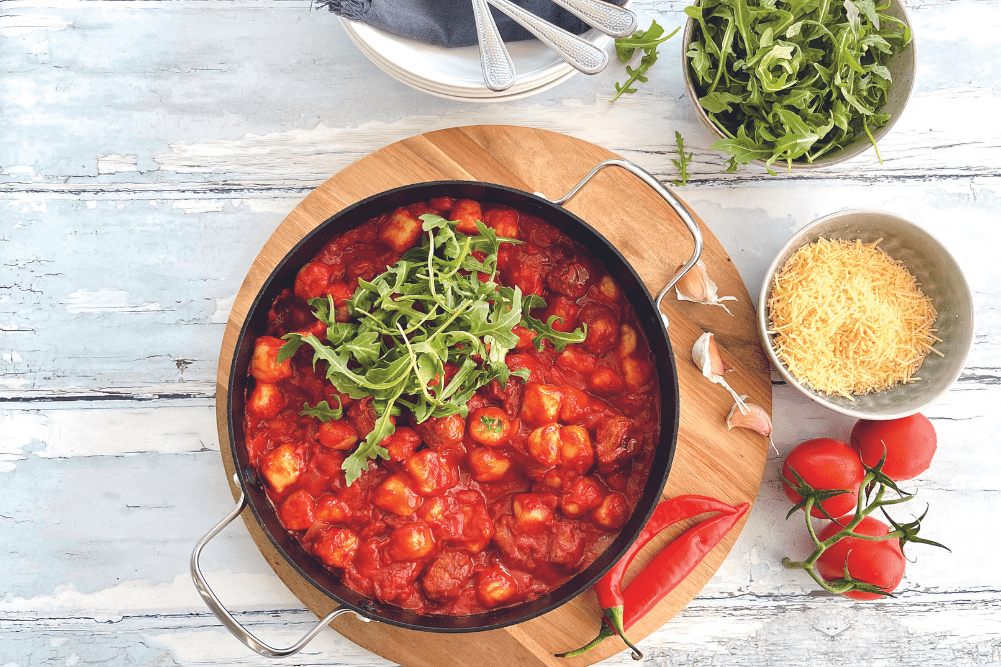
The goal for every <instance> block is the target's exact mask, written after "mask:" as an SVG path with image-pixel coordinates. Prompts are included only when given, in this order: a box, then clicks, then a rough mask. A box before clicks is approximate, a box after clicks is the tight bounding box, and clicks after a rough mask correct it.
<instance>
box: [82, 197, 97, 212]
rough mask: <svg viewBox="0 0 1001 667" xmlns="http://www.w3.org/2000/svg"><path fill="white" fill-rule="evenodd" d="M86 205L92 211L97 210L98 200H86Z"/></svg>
mask: <svg viewBox="0 0 1001 667" xmlns="http://www.w3.org/2000/svg"><path fill="white" fill-rule="evenodd" d="M84 203H85V204H86V205H87V208H89V209H90V210H92V211H93V210H94V209H95V208H97V200H96V199H86V200H84Z"/></svg>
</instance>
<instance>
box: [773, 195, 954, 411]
mask: <svg viewBox="0 0 1001 667" xmlns="http://www.w3.org/2000/svg"><path fill="white" fill-rule="evenodd" d="M857 215H862V216H879V217H884V218H891V219H894V220H895V221H897V222H901V223H903V224H904V226H905V227H907V228H908V229H909V230H911V231H912V232H914V233H916V234H920V235H923V236H925V237H926V238H927V239H928V240H929V241H931V242H932V243H933V245H936V246H937V249H938V250H939V251H940V252H941V253H942V254H943V255H944V256H945V257H946V259H947V260H949V261H951V262H952V263H953V264H955V266H956V268H957V272H956V274H955V278H956V279H957V284H958V286H959V288H960V291H961V292H962V293H963V294H964V296H965V297H966V298H965V300H966V302H967V304H968V305H969V310H970V313H971V321H970V322H969V323H968V325H969V329H970V331H971V332H972V331H973V326H974V321H973V313H974V310H973V296H972V292H971V291H970V285H969V283H968V282H967V280H966V276H965V275H964V274H963V271H962V269H961V268H960V267H959V262H957V261H956V258H955V257H954V256H953V255H952V253H950V252H949V250H948V249H947V248H946V247H945V246H944V245H942V242H941V241H939V240H938V239H937V238H936V237H935V236H934V235H932V234H931V233H930V232H928V231H927V230H925V229H924V228H922V227H920V226H918V225H917V224H915V223H913V222H911V221H910V220H907V219H906V218H903V217H901V216H899V215H897V214H895V213H890V212H889V211H881V210H878V209H846V210H843V211H838V212H836V213H830V214H828V215H825V216H823V217H821V218H818V219H816V220H814V221H813V222H811V223H809V224H808V225H806V226H805V227H803V228H802V229H800V230H799V231H797V232H796V233H795V234H793V235H792V237H791V238H790V239H789V240H788V241H786V242H785V244H783V246H782V247H781V248H780V249H779V251H778V252H777V253H776V254H775V258H774V259H773V260H772V262H771V264H769V266H768V269H766V271H765V280H764V282H763V283H762V284H761V291H760V292H759V294H758V335H759V336H760V338H761V342H762V346H763V347H764V348H765V354H767V355H768V360H769V361H771V363H772V367H773V368H775V370H776V371H778V373H779V375H781V376H782V379H784V380H785V381H786V382H787V383H788V384H789V385H791V386H792V387H794V388H795V389H796V390H797V391H799V393H801V394H803V395H804V396H806V397H807V398H809V399H810V400H811V401H814V402H815V403H818V404H820V405H822V406H824V407H825V408H828V409H830V410H834V411H835V412H838V413H841V414H843V415H847V416H849V417H854V418H856V419H869V420H888V419H900V418H902V417H909V416H910V415H912V414H915V413H917V412H921V410H924V409H925V408H926V407H928V406H929V405H931V404H933V403H934V402H936V401H937V400H938V399H939V398H941V396H942V394H944V393H945V392H946V391H948V390H949V387H951V386H952V385H953V384H954V383H955V382H956V380H957V379H959V376H960V375H961V374H962V371H963V367H964V366H965V365H966V360H967V359H968V358H969V355H970V351H971V349H972V347H973V345H972V335H971V339H970V341H969V342H968V343H967V344H966V345H965V346H964V350H963V352H962V355H963V358H962V363H961V364H959V366H958V368H957V370H956V371H955V372H954V373H953V374H952V377H949V378H948V382H947V383H946V384H945V385H943V388H942V389H941V391H939V392H937V393H936V394H935V395H933V396H931V397H930V398H929V399H928V400H927V401H925V402H924V403H923V404H921V405H920V406H918V407H917V408H916V409H912V410H905V411H901V412H894V413H874V412H865V411H862V410H853V409H851V408H849V407H845V406H842V405H839V404H837V403H833V402H831V401H829V400H827V399H826V398H825V397H824V395H823V394H821V393H820V392H818V391H816V390H814V389H810V388H809V387H807V386H806V385H804V384H803V383H801V382H800V381H799V380H797V379H796V378H795V377H794V376H793V375H792V373H790V372H789V370H788V369H787V368H786V367H785V364H783V363H782V362H781V361H780V360H779V358H778V356H777V355H776V354H775V348H774V346H773V344H772V337H771V335H769V333H768V296H769V294H771V291H772V281H773V280H774V279H775V276H776V274H777V273H778V272H779V270H780V269H781V267H780V266H779V262H780V261H781V260H783V258H785V259H788V256H787V255H788V254H790V252H789V251H790V250H793V249H798V248H801V247H803V246H804V245H807V244H808V243H813V242H814V241H816V240H817V238H819V237H818V236H816V235H815V233H814V230H816V229H817V228H819V227H823V226H824V225H826V224H829V223H832V222H834V221H836V220H839V219H841V218H843V217H848V216H857ZM906 386H907V385H898V386H896V387H891V388H890V389H887V390H884V391H894V390H895V389H904V388H906Z"/></svg>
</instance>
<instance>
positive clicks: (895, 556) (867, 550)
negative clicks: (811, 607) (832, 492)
mask: <svg viewBox="0 0 1001 667" xmlns="http://www.w3.org/2000/svg"><path fill="white" fill-rule="evenodd" d="M841 528H842V526H840V525H838V524H837V523H834V522H831V523H828V524H827V525H826V526H824V528H823V529H822V530H821V531H820V535H818V536H817V537H818V539H819V540H820V541H821V542H823V541H824V540H826V539H828V538H829V537H831V536H833V535H834V534H835V533H836V532H838V531H839V530H841ZM853 532H855V533H858V534H859V535H871V536H873V537H880V536H882V535H886V534H887V533H889V532H890V528H889V526H887V525H886V524H885V523H883V522H882V521H880V520H879V519H874V518H872V517H871V516H867V517H865V518H864V519H862V522H861V523H860V524H859V525H858V526H856V527H855V529H854V530H853ZM846 561H847V563H848V574H850V575H851V577H852V579H855V580H857V581H863V582H865V583H867V584H873V585H874V586H878V587H879V588H882V589H883V590H885V591H886V592H887V593H892V592H893V590H894V589H896V587H897V586H898V585H900V580H901V579H903V578H904V566H905V565H906V564H907V561H906V559H905V558H904V552H903V551H901V549H900V539H899V538H896V537H893V538H890V539H888V540H880V541H878V542H877V541H871V540H861V539H859V538H857V537H844V538H842V539H840V540H838V541H837V542H835V543H834V544H833V545H832V546H830V547H829V548H828V549H827V550H826V551H825V552H824V553H822V554H820V558H818V559H817V573H818V574H820V576H821V577H823V579H824V581H836V580H838V579H843V578H844V576H845V562H846ZM843 595H844V596H846V597H850V598H852V599H855V600H878V599H879V598H882V597H884V596H883V595H880V594H878V593H867V592H863V591H848V592H847V593H843Z"/></svg>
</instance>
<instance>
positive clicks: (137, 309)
mask: <svg viewBox="0 0 1001 667" xmlns="http://www.w3.org/2000/svg"><path fill="white" fill-rule="evenodd" d="M60 303H62V304H63V305H64V306H66V312H68V313H73V314H75V313H146V312H164V311H165V310H166V309H165V308H162V307H161V306H160V304H159V303H158V302H155V301H152V302H150V301H145V302H142V303H135V304H134V303H130V302H129V293H128V292H127V291H125V290H119V289H109V288H105V287H102V288H100V289H96V290H92V289H78V290H76V291H75V292H71V293H69V294H67V295H66V296H65V297H63V300H62V301H61V302H60Z"/></svg>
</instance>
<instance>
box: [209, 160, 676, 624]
mask: <svg viewBox="0 0 1001 667" xmlns="http://www.w3.org/2000/svg"><path fill="white" fill-rule="evenodd" d="M459 188H484V189H485V190H487V191H494V192H496V193H499V194H501V195H502V196H507V197H509V198H510V197H516V198H523V199H525V200H526V201H528V202H531V203H532V204H533V205H534V206H535V207H536V208H539V209H543V210H546V211H550V212H552V213H554V214H556V215H559V216H563V217H565V218H567V219H569V220H570V221H571V222H572V223H574V224H576V225H578V226H580V227H582V228H583V229H584V230H586V231H587V233H589V234H590V235H592V236H593V237H594V238H595V240H596V241H597V242H599V243H600V244H601V246H602V248H603V250H605V251H607V252H608V253H610V254H611V255H613V256H614V257H615V259H616V261H617V264H618V265H619V267H621V268H622V269H623V270H625V271H626V272H628V273H629V274H630V275H631V277H632V280H634V281H635V283H636V284H637V285H638V286H640V287H641V288H642V289H641V291H642V295H634V294H629V296H627V299H628V300H629V302H630V303H631V304H632V305H633V307H634V309H635V310H637V311H639V310H640V309H639V308H637V303H636V302H637V301H641V302H642V303H644V305H647V306H649V307H650V308H652V309H653V311H654V313H655V314H656V315H657V317H653V318H650V319H651V320H652V322H654V323H655V326H654V328H655V329H656V331H655V332H652V331H651V330H650V326H648V325H649V324H650V322H649V321H647V322H645V323H644V321H643V318H642V317H640V320H641V324H643V329H644V332H645V334H646V335H647V337H648V339H652V338H653V334H654V333H656V334H657V337H658V340H662V341H663V344H664V346H665V348H666V352H667V354H666V355H664V356H665V357H666V358H664V359H662V358H660V355H658V359H657V363H658V368H659V369H660V370H658V373H657V375H658V380H659V383H660V402H661V406H660V407H661V410H660V436H659V440H658V443H657V452H656V453H655V456H654V460H655V463H654V464H652V466H651V476H650V478H648V480H647V482H646V484H645V486H644V492H643V495H642V497H641V500H640V502H641V503H642V502H644V499H645V498H647V497H648V496H652V497H654V498H656V499H657V500H659V498H660V497H661V496H662V494H663V489H664V486H665V485H666V483H667V479H668V476H669V474H670V471H671V468H672V466H673V462H674V455H675V453H676V450H677V443H678V432H679V428H680V411H681V396H680V387H679V381H678V369H677V363H676V360H675V358H674V351H673V347H672V345H671V341H670V337H669V335H668V332H667V328H666V327H665V323H664V319H663V317H661V316H660V311H659V309H658V308H657V306H656V304H655V302H654V300H653V298H652V296H651V295H650V292H649V290H648V289H647V288H646V285H645V283H644V282H643V280H642V279H641V278H640V276H639V275H638V274H637V273H636V270H635V269H634V268H633V266H632V264H631V263H630V262H629V261H628V260H627V259H626V258H625V257H624V256H623V255H622V253H621V252H620V251H619V250H618V249H617V248H616V247H615V246H614V245H613V244H612V243H611V242H610V241H609V240H608V239H607V238H606V237H605V236H604V235H603V234H601V232H599V231H598V230H597V229H595V228H594V227H592V226H591V225H590V224H589V223H587V222H586V221H585V220H583V219H582V218H580V217H579V216H577V215H576V214H574V213H573V212H571V211H569V210H567V209H565V208H563V207H561V206H558V205H556V204H554V203H553V202H551V201H549V200H548V199H545V198H544V197H541V196H539V195H536V194H532V193H528V192H526V191H524V190H520V189H517V188H512V187H510V186H505V185H501V184H496V183H488V182H484V181H470V180H440V181H426V182H420V183H412V184H408V185H403V186H399V187H396V188H391V189H388V190H384V191H381V192H379V193H376V194H373V195H370V196H369V197H366V198H364V199H361V200H359V201H356V202H354V203H352V204H350V205H348V206H346V207H344V208H343V209H341V210H339V211H337V212H335V213H333V214H332V215H330V216H329V217H328V218H326V219H325V220H324V221H323V222H321V223H320V224H318V225H316V227H314V228H313V229H311V230H310V231H308V232H307V233H306V234H305V235H304V236H303V237H302V238H300V239H299V240H298V241H297V242H296V243H295V244H294V245H293V246H292V247H291V248H290V249H289V250H288V251H287V252H286V253H285V255H284V256H283V257H282V258H281V259H280V260H279V261H278V262H277V263H276V264H275V265H274V267H273V268H272V269H271V271H270V273H269V274H268V276H267V278H266V279H265V280H264V282H263V283H262V284H261V285H260V287H258V288H257V293H256V295H255V297H254V300H253V301H252V303H251V305H250V307H249V308H248V310H247V313H246V316H245V317H244V320H243V323H242V324H241V327H240V332H239V335H238V337H237V339H236V344H235V347H234V351H233V359H232V364H231V365H230V371H229V378H228V382H227V398H226V413H227V427H228V435H229V445H230V450H231V454H232V456H233V461H234V463H235V464H236V467H237V472H238V474H237V478H238V480H239V484H240V486H241V489H242V490H243V492H244V493H245V494H247V497H248V499H251V500H250V502H248V504H249V506H250V509H251V512H252V513H253V515H254V518H255V520H256V522H257V524H258V526H259V527H260V528H261V530H262V532H263V533H264V534H265V535H266V536H267V538H268V540H269V541H270V542H271V544H272V546H273V547H274V548H275V549H276V551H277V552H278V554H279V555H281V557H282V559H283V560H284V561H285V562H286V563H288V564H289V565H290V566H291V567H292V568H293V569H294V570H295V571H296V572H297V573H298V574H299V575H300V576H301V577H303V579H304V580H305V581H306V582H307V583H309V585H310V586H312V587H313V588H314V589H316V590H317V591H319V592H321V593H323V594H324V595H325V596H326V597H328V598H330V599H331V600H333V601H334V602H336V603H337V604H338V605H340V606H342V607H346V608H349V609H351V610H352V611H354V612H355V613H357V614H359V615H362V616H364V617H365V618H368V619H371V620H376V621H380V622H384V623H388V624H390V625H394V626H397V627H402V628H406V629H411V630H420V631H432V632H442V633H465V632H479V631H484V630H494V629H499V628H503V627H506V626H510V625H514V624H517V623H522V622H525V621H528V620H530V619H532V618H536V617H538V616H541V615H543V614H546V613H548V612H550V611H552V610H553V609H556V608H557V607H560V606H562V605H564V604H566V603H567V602H569V601H570V600H572V599H573V598H575V597H577V596H578V595H580V594H581V593H583V592H584V591H586V590H588V589H589V588H590V587H592V586H593V585H594V584H595V583H596V582H597V581H598V579H600V578H601V577H602V576H604V574H605V573H606V572H607V571H608V570H609V569H610V568H611V567H612V566H613V565H614V564H615V563H616V562H617V561H618V560H619V558H621V557H622V555H623V554H624V553H625V551H626V550H627V549H628V548H629V546H630V545H631V544H632V543H633V542H634V541H635V539H636V538H637V537H638V535H639V532H640V531H641V530H642V527H643V526H644V525H645V524H646V522H647V521H648V520H649V517H650V515H651V514H652V513H653V510H654V509H655V507H656V504H657V503H656V502H652V503H650V504H649V507H647V508H646V509H645V510H644V512H643V514H642V520H639V521H638V522H637V523H636V525H635V526H634V527H633V530H632V534H631V535H630V536H629V537H628V538H627V539H626V540H625V542H624V543H622V544H621V545H620V546H619V547H618V549H617V551H618V553H617V555H616V556H615V557H614V558H611V559H610V560H609V562H608V563H607V564H604V565H602V566H601V567H600V568H599V569H598V570H597V571H596V572H594V573H592V575H590V576H589V577H588V579H587V580H585V581H583V582H579V583H577V584H574V586H573V589H574V590H573V591H572V592H571V593H569V594H566V593H561V594H560V595H559V596H556V595H555V593H556V592H557V591H562V590H563V589H564V588H566V587H568V586H569V584H571V583H572V582H574V580H575V579H576V578H577V577H579V576H580V575H581V574H583V573H584V572H587V571H588V570H589V569H591V567H592V566H593V564H592V565H589V566H588V567H587V568H585V569H584V570H582V571H580V572H578V573H576V574H575V575H574V576H573V577H571V579H570V580H568V581H567V582H565V583H564V584H561V585H560V586H558V587H557V588H555V589H553V590H552V591H550V592H548V593H546V594H545V595H543V596H541V597H539V598H536V599H534V600H530V601H527V602H523V603H519V604H516V605H512V606H510V607H503V608H500V609H498V610H492V611H488V612H483V613H479V614H470V615H465V616H451V615H444V614H418V613H416V612H413V611H412V610H406V609H404V608H402V607H399V606H397V605H393V604H389V603H386V604H380V603H372V601H369V600H366V599H364V598H366V596H361V595H360V594H359V597H361V598H363V599H362V600H361V601H360V602H352V601H350V600H346V599H344V598H343V597H342V596H340V595H338V594H336V593H334V592H332V591H331V590H329V589H328V587H327V586H325V585H324V584H322V583H321V582H318V581H317V580H316V578H315V577H313V576H312V575H311V574H310V573H309V572H307V571H305V570H304V569H303V567H302V566H301V565H300V563H299V561H298V559H297V557H296V555H294V554H290V553H288V551H287V549H286V548H285V547H284V546H283V545H282V544H281V543H280V542H279V540H278V539H277V538H276V536H275V535H274V534H273V532H272V530H271V529H270V528H269V527H268V524H267V522H266V521H265V518H264V517H263V516H262V515H261V513H260V512H259V508H258V506H257V503H256V502H254V501H253V499H252V498H253V495H254V493H253V491H254V489H253V488H252V486H256V485H257V484H258V482H257V475H256V471H254V470H253V468H250V467H249V466H246V467H243V468H241V455H240V452H239V448H238V445H237V442H238V440H239V442H240V444H241V445H242V444H243V439H242V438H239V439H238V438H237V433H236V424H235V420H234V407H235V406H234V400H236V398H235V397H236V394H237V383H238V382H239V381H240V380H241V378H240V376H239V373H238V371H239V370H240V369H241V364H239V363H238V358H239V356H240V353H241V350H242V349H243V347H244V345H245V343H246V338H247V336H248V335H249V334H250V329H251V322H252V320H253V316H254V314H255V313H257V312H259V308H260V307H261V306H262V301H264V300H265V295H267V294H268V293H269V288H270V287H272V285H273V283H274V282H275V281H276V280H277V279H278V277H279V276H280V274H282V273H283V269H286V268H287V265H288V263H289V261H290V259H291V258H292V257H293V256H294V255H296V253H297V252H299V251H300V250H301V249H302V248H303V247H304V246H306V245H307V244H310V243H311V242H313V241H314V239H315V238H316V237H317V236H319V235H322V234H324V233H325V232H327V231H328V229H329V228H330V227H331V226H334V225H335V223H336V221H337V220H339V219H342V218H344V217H347V216H350V215H351V214H352V213H353V212H354V211H356V210H357V209H359V208H363V207H366V206H369V205H372V204H373V203H375V202H378V201H380V200H386V199H391V198H392V197H393V196H395V195H400V194H404V193H408V192H410V191H424V190H439V191H440V190H446V189H452V190H455V189H459ZM438 196H441V195H440V194H439V195H438ZM416 201H426V198H425V199H418V200H416ZM412 203H413V202H412ZM392 205H393V204H391V203H390V204H387V205H386V208H387V210H388V208H389V207H390V206H392ZM546 221H547V222H548V223H550V224H553V223H552V221H551V220H549V219H547V220H546ZM359 224H360V223H359ZM335 233H336V232H335ZM332 235H333V234H331V237H332ZM585 247H587V249H588V251H589V252H591V253H592V254H593V253H594V248H591V247H589V246H585ZM605 268H606V269H608V268H609V267H608V266H607V265H606V267H605ZM269 298H273V296H272V297H269ZM637 315H638V316H639V315H640V313H639V312H637ZM651 343H653V341H652V340H651ZM662 364H663V365H665V366H666V369H665V368H662ZM242 370H243V371H244V375H245V371H246V367H245V366H243V368H242ZM663 370H667V372H668V374H669V375H670V378H669V380H668V381H669V382H670V386H665V385H667V382H665V377H664V373H663V372H662V371H663ZM667 396H670V397H672V398H673V400H671V401H670V406H669V407H670V408H671V410H670V412H668V410H666V409H665V408H666V407H668V401H667V398H666V397H667ZM668 417H670V423H669V424H668V428H667V429H665V424H666V423H667V422H666V419H667V418H668ZM665 444H667V446H668V447H667V452H666V453H664V454H661V453H660V450H661V449H662V447H663V446H664V445H665ZM662 456H666V461H664V462H663V463H662V465H663V468H664V470H663V473H662V474H660V478H659V480H657V481H655V482H652V481H651V480H653V478H654V475H653V473H654V472H655V471H656V469H657V468H658V464H657V463H656V462H657V461H658V459H659V458H660V457H662ZM651 483H653V484H655V492H654V489H652V488H651V486H650V485H651ZM637 516H638V515H636V514H635V510H634V514H633V515H632V516H631V517H630V520H629V522H628V523H627V524H626V525H627V526H629V525H630V524H632V523H633V522H634V521H636V520H637V519H636V517H637ZM622 532H625V528H623V531H622ZM621 534H622V533H620V535H621ZM619 539H620V537H619V536H616V537H615V538H614V539H613V541H612V542H611V543H610V544H609V546H608V547H607V548H606V550H605V551H604V552H602V554H601V555H599V556H598V559H597V560H601V559H602V557H603V556H604V555H605V553H607V552H608V551H609V550H611V549H613V547H615V545H616V542H617V541H618V540H619ZM295 543H296V544H298V542H295ZM300 549H301V547H300ZM302 553H303V554H305V557H307V558H309V559H313V557H312V556H311V555H310V554H308V552H306V551H305V550H302ZM596 562H597V561H596ZM330 576H331V577H335V578H336V577H337V575H335V574H334V573H332V572H331V573H330ZM341 586H344V587H345V588H346V585H344V584H341ZM349 590H350V589H349ZM366 602H368V604H366ZM526 605H530V606H532V607H533V608H532V609H531V611H529V612H526V613H523V614H520V615H515V614H512V613H511V610H517V609H518V608H520V607H522V606H526ZM536 607H538V608H536ZM395 610H400V611H402V612H404V613H402V614H401V613H398V612H396V611H395ZM387 612H390V614H391V615H390V616H387V615H386V613H387ZM393 613H396V615H397V616H403V617H404V618H403V619H401V618H393V617H392V614H393ZM407 617H413V618H412V619H409V620H408V619H407ZM457 619H461V620H457ZM417 620H424V621H426V622H424V623H421V622H417ZM442 620H448V621H449V622H450V624H449V625H445V626H443V625H440V622H441V621H442ZM436 621H437V622H438V623H439V624H436V623H435V622H436Z"/></svg>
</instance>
